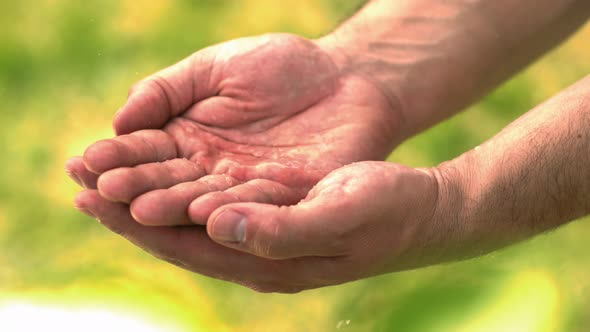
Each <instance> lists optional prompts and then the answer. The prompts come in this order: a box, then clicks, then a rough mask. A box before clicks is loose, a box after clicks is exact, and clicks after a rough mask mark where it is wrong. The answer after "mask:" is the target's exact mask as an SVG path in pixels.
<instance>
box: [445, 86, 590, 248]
mask: <svg viewBox="0 0 590 332" xmlns="http://www.w3.org/2000/svg"><path fill="white" fill-rule="evenodd" d="M589 165H590V76H588V77H586V78H585V79H584V80H582V81H580V82H579V83H577V84H576V85H574V86H572V87H571V88H569V89H567V90H566V91H564V92H563V93H561V94H560V95H558V96H556V97H555V98H553V99H551V100H550V101H548V102H546V103H545V104H542V105H540V106H539V107H537V108H536V109H534V110H532V111H530V112H529V113H527V114H525V115H524V116H522V117H521V118H519V119H518V120H517V121H515V122H514V123H512V124H511V125H510V126H508V127H507V128H505V129H504V130H503V131H502V132H500V133H499V134H498V135H497V136H496V137H494V138H492V139H491V140H489V141H488V142H486V143H484V144H482V145H481V146H479V147H477V148H475V149H473V150H471V151H469V152H467V153H465V154H464V155H462V156H460V157H459V158H457V159H455V160H453V161H450V162H448V163H445V164H443V165H441V166H439V168H438V170H439V173H438V178H439V183H440V188H441V194H440V196H439V197H440V199H439V202H440V203H441V204H439V212H440V215H441V216H444V218H448V220H452V221H454V226H452V227H455V228H456V229H457V230H460V231H459V234H456V236H457V237H458V238H459V239H462V240H464V241H458V242H463V245H464V246H467V247H468V248H459V247H457V248H455V250H462V251H464V252H468V253H470V254H478V253H481V252H486V251H490V250H493V249H496V248H498V247H500V246H503V245H506V244H509V243H512V242H516V241H519V240H521V239H524V238H528V237H530V236H533V235H535V234H538V233H540V232H543V231H546V230H548V229H552V228H555V227H557V226H559V225H562V224H564V223H567V222H568V221H571V220H574V219H576V218H579V217H582V216H585V215H588V214H590V167H589ZM448 225H450V224H448ZM447 231H448V232H449V233H450V232H452V230H451V229H449V230H447ZM443 233H444V231H443ZM447 234H448V233H447ZM449 249H450V250H453V249H452V248H449ZM466 249H467V250H466Z"/></svg>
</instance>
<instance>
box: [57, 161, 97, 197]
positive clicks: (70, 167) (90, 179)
mask: <svg viewBox="0 0 590 332" xmlns="http://www.w3.org/2000/svg"><path fill="white" fill-rule="evenodd" d="M65 169H66V174H67V175H68V176H69V177H70V178H71V179H72V180H74V181H75V182H76V183H77V184H78V185H80V186H82V187H83V188H85V189H96V182H97V180H98V175H97V174H95V173H92V172H90V171H89V170H88V169H87V168H86V166H84V160H83V159H82V157H73V158H70V159H69V160H68V161H67V162H66V166H65Z"/></svg>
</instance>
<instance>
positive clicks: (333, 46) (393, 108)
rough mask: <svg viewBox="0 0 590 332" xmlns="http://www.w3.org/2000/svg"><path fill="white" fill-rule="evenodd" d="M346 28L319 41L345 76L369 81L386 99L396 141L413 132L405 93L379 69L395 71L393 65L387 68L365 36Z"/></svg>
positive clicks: (407, 136)
mask: <svg viewBox="0 0 590 332" xmlns="http://www.w3.org/2000/svg"><path fill="white" fill-rule="evenodd" d="M355 36H356V35H355V34H352V33H348V32H347V31H335V32H332V33H330V34H328V35H325V36H323V37H321V38H319V39H316V40H315V42H316V44H317V45H318V46H319V47H320V48H321V49H323V50H324V51H325V52H326V53H327V54H328V55H329V56H330V58H331V59H332V61H333V62H334V64H335V65H336V67H337V68H338V70H339V73H340V75H341V76H342V77H354V78H356V79H359V80H362V81H363V82H365V83H367V84H368V85H370V86H371V87H372V88H373V89H374V90H375V91H376V92H377V94H379V95H381V96H382V97H383V99H384V100H385V101H386V103H387V108H388V109H389V111H390V112H389V113H390V114H391V116H390V117H389V119H388V120H390V121H392V122H393V123H394V125H395V127H396V132H397V134H396V142H395V143H396V145H397V144H399V143H401V142H402V141H404V140H405V139H407V138H409V137H410V136H412V135H413V132H414V130H412V129H411V128H408V121H407V118H406V115H407V114H408V110H407V107H406V102H405V97H404V96H403V95H402V89H399V88H398V84H396V82H395V81H390V80H387V79H384V77H383V75H380V74H378V73H379V72H380V71H381V73H384V72H386V71H388V73H389V74H392V75H395V73H393V72H392V71H391V70H390V68H384V66H383V64H384V63H385V59H381V60H380V59H378V58H374V57H372V56H371V55H369V54H368V52H367V51H366V48H367V46H366V45H365V44H364V41H363V39H362V38H361V39H357V38H356V37H355Z"/></svg>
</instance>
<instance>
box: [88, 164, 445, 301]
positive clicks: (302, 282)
mask: <svg viewBox="0 0 590 332" xmlns="http://www.w3.org/2000/svg"><path fill="white" fill-rule="evenodd" d="M439 190H440V188H439V186H438V180H437V176H436V172H435V171H433V170H417V169H411V168H408V167H405V166H401V165H396V164H391V163H387V162H360V163H354V164H351V165H348V166H345V167H342V168H340V169H337V170H336V171H333V172H332V173H330V174H329V175H328V176H327V177H326V178H324V179H323V180H321V181H320V182H319V183H318V184H317V185H316V186H315V187H314V188H313V189H312V190H311V191H310V193H309V195H308V196H307V198H305V199H304V200H303V201H302V202H300V203H299V204H297V205H293V206H283V207H278V206H275V205H272V204H260V203H234V204H229V205H225V206H223V207H221V208H218V209H217V210H216V211H214V212H213V214H212V215H211V216H210V218H209V221H208V224H207V229H206V230H205V229H204V228H202V227H148V226H144V225H140V224H138V223H137V222H135V221H134V219H133V217H132V216H131V214H130V213H129V209H128V208H127V206H126V205H125V204H122V203H114V202H110V201H107V200H105V199H104V198H102V197H101V196H100V195H99V194H98V192H97V191H96V190H87V191H84V192H82V193H81V194H80V195H79V196H78V198H77V204H78V206H79V207H80V208H81V209H83V210H86V211H87V213H90V214H92V215H93V216H95V217H96V218H98V219H99V220H100V221H101V222H102V223H103V224H104V225H105V226H106V227H108V228H110V229H111V230H113V231H114V232H116V233H119V234H121V235H123V236H125V237H126V238H127V239H129V240H130V241H132V242H133V243H135V244H136V245H138V246H139V247H141V248H143V249H145V250H146V251H148V252H151V253H152V254H154V255H155V256H157V257H159V258H161V259H164V260H167V261H169V262H172V263H174V264H176V265H178V266H181V267H183V268H185V269H188V270H191V271H194V272H197V273H199V274H203V275H208V276H211V277H214V278H218V279H222V280H228V281H232V282H235V283H239V284H242V285H245V286H247V287H250V288H252V289H255V290H257V291H263V292H297V291H301V290H304V289H309V288H316V287H321V286H326V285H334V284H340V283H344V282H347V281H352V280H356V279H360V278H364V277H368V276H373V275H378V274H382V273H387V272H392V271H396V270H401V269H408V268H413V267H418V266H421V265H425V264H429V263H432V262H435V261H439V260H440V259H441V255H443V254H444V252H445V251H444V250H443V249H444V246H442V245H440V244H441V243H442V242H444V241H445V240H446V239H447V238H451V237H453V236H452V233H450V232H448V230H446V229H445V227H447V225H446V224H445V223H444V222H441V221H443V220H446V219H445V218H443V217H442V214H443V213H444V211H446V209H444V208H440V207H441V206H444V204H441V202H444V197H441V196H440V195H439ZM440 192H444V191H440ZM239 216H243V219H242V218H241V217H239ZM232 218H233V219H237V220H236V221H242V222H244V224H242V225H241V226H240V225H238V226H237V228H234V229H233V230H232V229H231V227H230V226H229V224H228V223H229V222H230V221H229V219H232ZM220 244H221V245H220ZM234 249H237V250H234Z"/></svg>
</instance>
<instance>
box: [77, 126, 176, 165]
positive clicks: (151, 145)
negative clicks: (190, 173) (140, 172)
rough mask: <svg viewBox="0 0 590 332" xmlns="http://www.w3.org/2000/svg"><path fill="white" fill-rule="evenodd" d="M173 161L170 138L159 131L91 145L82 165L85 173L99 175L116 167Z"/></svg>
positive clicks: (141, 132)
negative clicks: (84, 166)
mask: <svg viewBox="0 0 590 332" xmlns="http://www.w3.org/2000/svg"><path fill="white" fill-rule="evenodd" d="M176 157H177V151H176V144H175V142H174V140H173V138H172V137H171V136H170V135H168V134H167V133H165V132H163V131H161V130H141V131H138V132H135V133H133V134H129V135H123V136H118V137H115V138H112V139H107V140H102V141H98V142H96V143H94V144H92V145H91V146H90V147H88V149H86V151H85V152H84V164H85V165H86V168H88V170H90V171H92V172H94V173H97V174H100V173H104V172H106V171H108V170H111V169H114V168H118V167H133V166H136V165H139V164H146V163H152V162H160V161H166V160H169V159H174V158H176Z"/></svg>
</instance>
